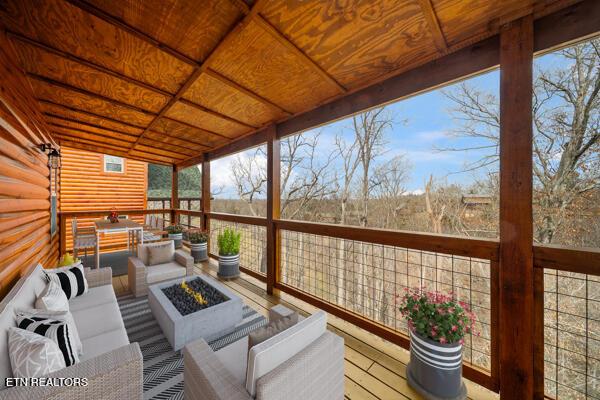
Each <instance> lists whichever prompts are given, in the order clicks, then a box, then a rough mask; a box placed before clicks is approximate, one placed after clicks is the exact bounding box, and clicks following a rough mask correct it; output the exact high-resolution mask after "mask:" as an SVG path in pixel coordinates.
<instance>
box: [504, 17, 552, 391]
mask: <svg viewBox="0 0 600 400" xmlns="http://www.w3.org/2000/svg"><path fill="white" fill-rule="evenodd" d="M532 63H533V18H532V16H531V15H529V16H526V17H523V18H521V19H519V20H516V21H513V22H512V23H510V24H508V25H507V26H505V27H503V28H502V30H501V33H500V269H499V281H500V285H499V289H500V302H499V312H500V313H499V316H500V320H499V326H498V327H499V339H500V396H501V398H502V399H532V398H533V387H534V384H533V382H534V369H533V358H534V337H533V335H534V311H535V310H534V293H533V292H534V284H533V282H534V272H533V218H532V116H531V112H532V86H533V84H532ZM542 339H543V338H537V340H542Z"/></svg>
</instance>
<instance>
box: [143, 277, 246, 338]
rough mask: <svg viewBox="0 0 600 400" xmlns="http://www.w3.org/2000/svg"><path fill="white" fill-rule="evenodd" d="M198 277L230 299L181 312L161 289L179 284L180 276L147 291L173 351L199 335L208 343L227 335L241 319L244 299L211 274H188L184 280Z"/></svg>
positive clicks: (151, 306)
mask: <svg viewBox="0 0 600 400" xmlns="http://www.w3.org/2000/svg"><path fill="white" fill-rule="evenodd" d="M197 278H200V279H202V280H203V281H204V282H206V283H207V284H209V285H210V286H212V287H213V288H215V289H217V290H218V291H219V292H221V293H222V294H223V295H225V297H227V299H228V300H227V301H224V302H223V303H220V304H217V305H214V306H211V307H208V308H205V309H204V310H199V311H196V312H193V313H191V314H188V315H181V313H180V312H179V311H178V310H177V309H176V308H175V306H174V305H173V303H171V300H169V299H168V298H167V296H166V295H165V294H164V292H163V291H162V289H163V288H166V287H169V286H171V285H175V284H180V283H181V281H182V279H181V278H180V279H174V280H171V281H166V282H161V283H157V284H155V285H152V286H150V288H149V291H148V303H149V304H150V309H151V310H152V314H153V315H154V318H156V320H157V321H158V324H159V325H160V327H161V329H162V331H163V333H164V334H165V336H166V337H167V340H168V341H169V343H170V344H171V346H172V347H173V349H174V350H179V349H181V348H182V347H183V346H184V345H185V344H186V343H189V342H191V341H194V340H196V339H199V338H203V339H204V340H206V341H207V342H209V341H211V340H213V339H216V338H218V337H220V336H223V335H226V334H228V333H229V332H232V331H233V330H234V329H235V326H236V324H238V323H240V322H241V321H242V306H243V305H242V299H241V298H239V297H238V296H236V295H235V294H234V293H233V292H232V291H231V290H229V289H227V287H225V286H224V285H222V284H220V283H219V282H217V281H216V280H215V279H213V278H211V277H209V276H205V275H193V276H188V277H186V278H185V280H186V281H188V282H189V281H191V280H193V279H197Z"/></svg>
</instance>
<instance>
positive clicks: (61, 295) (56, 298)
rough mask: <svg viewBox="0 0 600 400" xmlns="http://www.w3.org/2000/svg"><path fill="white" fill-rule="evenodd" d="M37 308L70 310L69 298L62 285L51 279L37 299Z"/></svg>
mask: <svg viewBox="0 0 600 400" xmlns="http://www.w3.org/2000/svg"><path fill="white" fill-rule="evenodd" d="M35 308H37V309H40V310H46V311H69V299H67V296H66V295H65V292H64V291H63V290H62V288H61V287H60V285H59V284H58V283H56V282H55V281H52V280H51V281H50V282H48V284H47V285H46V288H45V289H44V291H43V292H42V293H41V294H40V295H39V296H38V298H37V300H36V301H35Z"/></svg>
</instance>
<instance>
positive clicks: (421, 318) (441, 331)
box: [399, 289, 475, 400]
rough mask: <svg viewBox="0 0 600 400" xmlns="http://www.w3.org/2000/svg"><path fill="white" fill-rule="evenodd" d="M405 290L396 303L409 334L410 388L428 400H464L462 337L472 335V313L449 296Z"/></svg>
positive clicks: (421, 290) (420, 290)
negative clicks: (398, 305) (405, 321)
mask: <svg viewBox="0 0 600 400" xmlns="http://www.w3.org/2000/svg"><path fill="white" fill-rule="evenodd" d="M405 290H406V292H405V294H404V296H402V297H401V298H400V299H399V300H400V312H401V313H402V315H403V316H404V317H405V318H406V319H407V321H408V327H409V331H410V362H409V364H408V366H407V367H406V377H407V380H408V383H409V385H410V386H411V387H412V388H413V389H415V390H416V391H417V392H419V393H420V394H421V395H423V396H424V397H425V398H426V399H430V400H434V399H435V400H441V399H447V400H450V399H452V400H454V399H457V400H458V399H466V398H467V389H466V387H465V384H464V382H463V380H462V350H463V343H464V337H465V335H467V334H469V333H472V332H473V326H474V324H475V314H474V313H472V312H471V310H470V309H469V307H468V305H467V304H465V303H464V302H460V301H458V300H456V299H455V298H454V297H453V296H452V295H445V294H442V293H439V292H430V291H426V290H424V289H405Z"/></svg>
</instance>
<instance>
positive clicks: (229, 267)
mask: <svg viewBox="0 0 600 400" xmlns="http://www.w3.org/2000/svg"><path fill="white" fill-rule="evenodd" d="M217 275H218V276H219V278H223V279H230V278H237V277H238V276H240V255H239V254H235V255H232V256H222V255H219V272H218V273H217Z"/></svg>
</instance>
